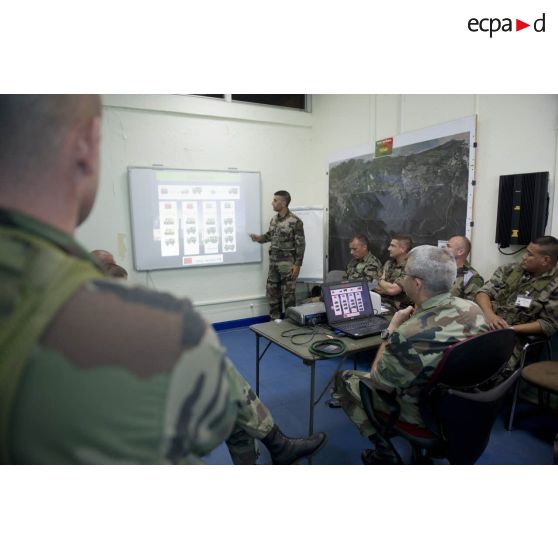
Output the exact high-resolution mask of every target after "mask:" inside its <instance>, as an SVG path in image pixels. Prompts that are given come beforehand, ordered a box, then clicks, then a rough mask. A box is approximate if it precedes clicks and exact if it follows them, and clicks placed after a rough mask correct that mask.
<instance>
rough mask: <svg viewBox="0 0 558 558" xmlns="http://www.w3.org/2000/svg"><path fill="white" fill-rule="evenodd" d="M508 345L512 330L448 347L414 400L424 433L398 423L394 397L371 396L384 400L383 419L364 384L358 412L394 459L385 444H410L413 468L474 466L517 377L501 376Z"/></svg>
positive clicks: (510, 346) (511, 344) (515, 374)
mask: <svg viewBox="0 0 558 558" xmlns="http://www.w3.org/2000/svg"><path fill="white" fill-rule="evenodd" d="M514 342H515V333H514V331H513V330H511V329H500V330H496V331H490V332H488V333H483V334H480V335H477V336H475V337H470V338H468V339H466V340H464V341H461V342H459V343H456V344H455V345H452V346H450V347H448V348H447V349H446V351H445V352H444V355H443V357H442V359H441V361H440V363H439V364H438V366H437V367H436V369H435V371H434V372H433V374H432V376H431V377H430V378H429V380H428V383H427V384H426V386H425V387H424V388H423V389H422V391H421V394H420V396H419V408H420V412H421V415H422V418H423V420H424V423H425V424H426V428H424V427H419V426H417V425H414V424H409V423H405V422H403V421H401V420H399V418H398V417H399V411H400V409H399V404H398V403H397V401H396V400H395V394H394V395H391V394H387V392H382V391H381V390H376V391H375V392H374V393H375V394H376V395H378V396H380V397H382V398H384V400H385V399H386V396H387V397H389V398H390V401H389V404H390V407H391V411H390V413H389V414H387V413H382V412H379V411H376V410H375V409H374V406H373V392H372V389H371V386H370V384H369V383H368V382H367V381H366V380H365V381H361V382H360V395H361V398H362V403H363V406H364V410H365V412H366V414H367V416H368V418H369V420H370V421H371V423H372V424H373V425H374V426H375V428H376V429H377V431H378V434H379V435H380V436H381V437H382V438H383V439H384V440H385V441H386V443H387V444H388V445H389V446H390V447H391V448H392V450H393V451H394V452H395V453H396V455H398V456H399V453H398V452H397V450H396V449H395V447H394V446H393V444H392V443H391V440H390V438H392V437H394V436H402V437H403V438H405V439H406V440H407V441H408V442H409V443H410V444H411V447H412V449H413V463H432V460H431V458H432V457H437V458H438V457H443V458H446V459H447V460H448V461H449V462H450V463H452V464H463V465H468V464H474V463H475V462H476V461H477V460H478V458H479V457H480V456H481V455H482V453H483V451H484V450H485V448H486V446H487V444H488V440H489V438H490V432H491V431H492V426H493V424H494V421H495V419H496V416H497V415H498V412H499V410H500V408H501V405H502V402H503V399H504V396H505V394H506V392H507V391H508V390H509V389H510V388H511V387H512V386H513V384H514V382H515V381H516V380H517V378H518V376H519V370H516V371H515V372H513V373H512V374H511V375H509V376H508V377H505V375H504V374H502V372H503V371H504V369H505V367H506V364H507V362H508V360H509V358H510V356H511V354H512V352H513V347H514ZM400 395H402V394H400ZM399 459H401V456H399Z"/></svg>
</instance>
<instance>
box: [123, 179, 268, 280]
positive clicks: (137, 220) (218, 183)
mask: <svg viewBox="0 0 558 558" xmlns="http://www.w3.org/2000/svg"><path fill="white" fill-rule="evenodd" d="M128 179H129V191H130V208H131V216H132V233H133V241H134V262H135V268H136V269H137V270H138V271H142V270H153V269H169V268H177V267H195V266H210V265H213V266H214V265H226V264H239V263H251V262H260V261H261V259H262V250H261V246H260V245H259V244H254V243H253V242H252V241H251V240H250V238H249V236H248V235H249V233H251V232H254V231H256V232H259V231H260V230H261V219H260V207H261V201H260V200H261V196H260V175H259V173H255V172H219V171H193V170H192V171H190V170H188V171H187V170H174V169H153V168H129V169H128Z"/></svg>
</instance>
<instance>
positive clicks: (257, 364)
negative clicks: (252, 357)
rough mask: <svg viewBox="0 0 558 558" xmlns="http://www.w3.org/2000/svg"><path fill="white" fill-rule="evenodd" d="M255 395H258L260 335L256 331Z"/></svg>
mask: <svg viewBox="0 0 558 558" xmlns="http://www.w3.org/2000/svg"><path fill="white" fill-rule="evenodd" d="M256 395H257V396H258V397H259V396H260V336H259V335H258V334H257V333H256Z"/></svg>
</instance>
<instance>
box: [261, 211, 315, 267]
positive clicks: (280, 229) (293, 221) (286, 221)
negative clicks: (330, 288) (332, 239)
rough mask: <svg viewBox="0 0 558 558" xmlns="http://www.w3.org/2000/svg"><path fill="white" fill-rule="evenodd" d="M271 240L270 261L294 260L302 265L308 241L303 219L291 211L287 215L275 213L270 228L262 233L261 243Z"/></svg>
mask: <svg viewBox="0 0 558 558" xmlns="http://www.w3.org/2000/svg"><path fill="white" fill-rule="evenodd" d="M265 242H271V246H270V247H269V261H270V262H272V263H273V262H285V261H289V262H293V263H294V264H295V265H299V266H300V265H302V260H303V258H304V249H305V248H306V241H305V239H304V225H303V223H302V221H301V220H300V219H299V218H298V217H297V216H296V215H295V214H294V213H291V212H290V211H289V212H288V213H287V214H286V215H285V217H279V214H278V213H277V214H275V215H274V216H273V218H272V219H271V222H270V223H269V230H268V231H267V232H266V233H265V234H263V235H262V240H261V241H260V244H263V243H265Z"/></svg>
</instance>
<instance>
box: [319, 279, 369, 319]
mask: <svg viewBox="0 0 558 558" xmlns="http://www.w3.org/2000/svg"><path fill="white" fill-rule="evenodd" d="M322 290H323V296H324V303H325V307H326V313H327V321H328V322H329V323H330V324H331V323H340V322H346V321H349V320H355V319H359V318H369V317H371V316H373V315H374V311H373V310H372V302H371V300H370V292H369V291H368V283H367V282H366V281H349V282H346V283H330V284H329V285H324V286H323V289H322Z"/></svg>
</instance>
